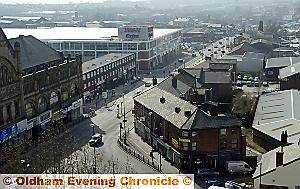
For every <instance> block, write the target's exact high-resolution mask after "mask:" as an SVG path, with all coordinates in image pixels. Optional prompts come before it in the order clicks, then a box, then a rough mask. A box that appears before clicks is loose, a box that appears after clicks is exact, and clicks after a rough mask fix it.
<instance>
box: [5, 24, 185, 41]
mask: <svg viewBox="0 0 300 189" xmlns="http://www.w3.org/2000/svg"><path fill="white" fill-rule="evenodd" d="M180 30H181V29H157V28H154V30H153V35H154V39H156V38H159V37H162V36H165V35H169V34H171V33H174V32H178V31H180ZM3 31H4V33H5V35H6V36H7V38H8V39H10V38H16V37H19V35H32V36H34V37H35V38H37V39H39V40H42V41H51V40H58V41H72V40H82V41H87V40H92V41H95V40H109V39H110V38H111V37H112V36H113V37H117V36H118V28H87V27H54V28H37V29H26V28H4V29H3ZM135 42H136V41H135Z"/></svg>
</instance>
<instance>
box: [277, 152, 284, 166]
mask: <svg viewBox="0 0 300 189" xmlns="http://www.w3.org/2000/svg"><path fill="white" fill-rule="evenodd" d="M282 165H283V152H276V167H279V166H282Z"/></svg>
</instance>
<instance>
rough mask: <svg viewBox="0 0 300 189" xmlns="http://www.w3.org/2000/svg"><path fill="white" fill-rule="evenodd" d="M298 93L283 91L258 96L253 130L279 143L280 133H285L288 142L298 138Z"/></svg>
mask: <svg viewBox="0 0 300 189" xmlns="http://www.w3.org/2000/svg"><path fill="white" fill-rule="evenodd" d="M298 112H300V92H299V91H298V90H285V91H277V92H272V93H266V94H263V95H261V96H260V99H259V102H258V104H257V108H256V113H255V117H254V120H253V128H254V129H256V130H258V131H260V132H262V133H264V134H266V135H269V136H270V137H272V138H274V139H276V140H278V141H280V136H281V133H282V131H287V133H288V142H289V143H295V142H298V139H299V138H300V132H299V130H300V114H298Z"/></svg>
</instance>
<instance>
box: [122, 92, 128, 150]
mask: <svg viewBox="0 0 300 189" xmlns="http://www.w3.org/2000/svg"><path fill="white" fill-rule="evenodd" d="M123 108H124V109H123V128H124V131H125V133H124V144H126V124H125V123H126V121H127V120H126V117H125V114H126V113H125V93H123Z"/></svg>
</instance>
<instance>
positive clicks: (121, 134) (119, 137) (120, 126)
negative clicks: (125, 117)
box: [119, 123, 123, 140]
mask: <svg viewBox="0 0 300 189" xmlns="http://www.w3.org/2000/svg"><path fill="white" fill-rule="evenodd" d="M122 128H123V127H122V123H120V136H119V138H120V140H121V139H122Z"/></svg>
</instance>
